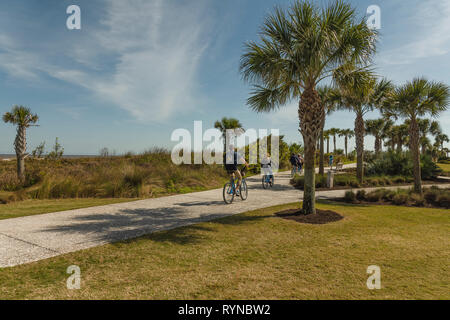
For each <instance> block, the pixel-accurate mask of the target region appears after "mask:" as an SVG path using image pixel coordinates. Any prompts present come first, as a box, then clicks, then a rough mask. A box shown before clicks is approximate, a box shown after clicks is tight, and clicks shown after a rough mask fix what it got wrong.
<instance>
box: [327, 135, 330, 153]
mask: <svg viewBox="0 0 450 320" xmlns="http://www.w3.org/2000/svg"><path fill="white" fill-rule="evenodd" d="M327 153H330V138H328V139H327Z"/></svg>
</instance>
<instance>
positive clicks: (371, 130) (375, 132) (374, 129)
mask: <svg viewBox="0 0 450 320" xmlns="http://www.w3.org/2000/svg"><path fill="white" fill-rule="evenodd" d="M365 125H366V130H365V131H366V133H368V134H370V135H372V136H381V134H382V132H383V128H384V126H385V120H384V119H372V120H366V121H365Z"/></svg>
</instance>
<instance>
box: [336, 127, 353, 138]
mask: <svg viewBox="0 0 450 320" xmlns="http://www.w3.org/2000/svg"><path fill="white" fill-rule="evenodd" d="M354 136H355V131H353V130H352V129H342V130H340V131H339V137H347V138H352V137H354Z"/></svg>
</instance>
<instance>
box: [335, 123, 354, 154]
mask: <svg viewBox="0 0 450 320" xmlns="http://www.w3.org/2000/svg"><path fill="white" fill-rule="evenodd" d="M354 136H355V132H354V131H353V130H352V129H342V130H340V131H339V137H344V147H345V157H348V139H350V138H353V137H354Z"/></svg>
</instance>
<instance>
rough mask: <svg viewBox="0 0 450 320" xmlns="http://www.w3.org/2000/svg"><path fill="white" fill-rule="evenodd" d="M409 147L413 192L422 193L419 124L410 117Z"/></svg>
mask: <svg viewBox="0 0 450 320" xmlns="http://www.w3.org/2000/svg"><path fill="white" fill-rule="evenodd" d="M409 134H410V148H411V155H412V157H413V173H414V192H416V193H419V194H422V177H421V170H420V150H419V126H418V125H417V121H416V118H415V117H413V118H411V125H410V131H409Z"/></svg>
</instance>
